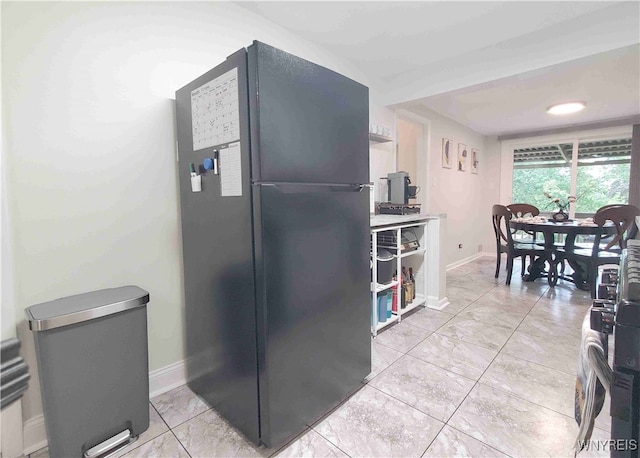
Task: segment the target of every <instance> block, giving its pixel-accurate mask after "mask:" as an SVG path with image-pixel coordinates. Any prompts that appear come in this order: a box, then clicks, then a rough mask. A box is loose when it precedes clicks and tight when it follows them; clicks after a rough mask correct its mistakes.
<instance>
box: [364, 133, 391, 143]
mask: <svg viewBox="0 0 640 458" xmlns="http://www.w3.org/2000/svg"><path fill="white" fill-rule="evenodd" d="M369 141H370V142H374V143H387V142H392V141H393V138H392V137H385V136H384V135H380V134H374V133H372V132H369Z"/></svg>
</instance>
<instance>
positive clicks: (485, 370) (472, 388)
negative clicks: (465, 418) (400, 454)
mask: <svg viewBox="0 0 640 458" xmlns="http://www.w3.org/2000/svg"><path fill="white" fill-rule="evenodd" d="M496 288H497V286H496ZM547 290H548V288H547V289H545V291H543V292H542V293H541V294H540V296H539V298H538V300H537V301H536V302H535V303H534V304H533V305H532V306H531V309H533V307H535V304H537V303H538V301H539V300H540V298H542V296H543V295H544V294H545V293H546V292H547ZM531 309H530V310H529V312H527V314H526V315H525V316H524V317H523V318H522V320H520V323H519V324H518V325H517V326H516V327H515V328H514V330H513V331H512V332H511V335H509V337H508V338H507V340H505V342H504V344H502V346H501V347H500V349H499V350H498V351H497V353H496V355H495V356H494V357H493V359H492V360H491V362H490V363H489V364H488V365H487V367H486V368H485V369H484V371H482V374H480V376H479V377H478V380H476V381H475V383H474V384H473V386H472V387H471V389H470V390H469V391H468V392H467V394H466V395H465V397H464V398H463V399H462V401H461V402H460V404H458V406H457V407H456V408H455V410H454V411H453V413H452V414H451V415H450V416H449V418H448V419H447V421H446V422H445V425H448V426H451V427H452V428H454V427H453V425H449V421H450V420H451V419H452V418H453V417H454V416H455V414H456V413H457V412H458V410H459V409H460V407H461V406H462V404H464V402H465V401H466V400H467V398H468V397H469V395H470V394H471V392H472V391H473V390H474V389H475V387H476V386H478V383H480V379H481V378H482V377H483V376H484V374H485V373H486V372H487V370H488V369H489V367H491V365H492V364H493V362H494V361H495V360H496V358H497V357H498V355H500V353H501V352H502V350H503V349H504V347H505V345H506V344H507V342H509V339H511V337H513V334H514V333H515V332H516V329H518V327H520V325H521V324H522V322H523V321H524V320H525V318H526V317H527V316H528V315H529V313H530V312H531ZM529 402H530V401H529ZM454 429H456V428H454ZM456 431H458V430H457V429H456ZM460 432H462V433H464V432H463V431H460ZM472 437H473V436H472ZM474 439H475V438H474ZM476 440H478V439H476ZM478 442H480V443H482V444H484V445H486V446H488V447H491V448H493V449H496V450H498V451H499V452H500V453H504V454H505V455H509V454H508V453H505V452H504V451H502V450H500V449H498V448H496V447H493V446H491V445H489V444H487V443H485V442H482V441H481V440H478Z"/></svg>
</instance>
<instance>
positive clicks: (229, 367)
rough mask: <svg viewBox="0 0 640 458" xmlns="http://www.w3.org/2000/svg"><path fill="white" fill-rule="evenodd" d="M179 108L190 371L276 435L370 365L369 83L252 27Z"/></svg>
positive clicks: (235, 413)
mask: <svg viewBox="0 0 640 458" xmlns="http://www.w3.org/2000/svg"><path fill="white" fill-rule="evenodd" d="M176 117H177V135H178V174H179V181H180V205H181V213H182V244H183V258H184V290H185V302H186V307H185V315H186V352H187V376H188V384H189V386H190V387H191V388H192V389H193V391H195V392H196V393H197V394H199V395H200V396H201V397H203V398H204V399H205V400H206V401H207V402H208V403H209V404H210V405H211V406H212V407H213V408H214V409H215V410H216V411H217V412H219V413H220V414H222V415H223V416H224V417H225V418H226V419H227V420H229V421H230V422H231V423H232V424H233V425H234V426H235V427H237V428H238V429H239V430H240V431H242V433H244V434H245V435H246V436H247V437H248V438H249V439H251V440H252V441H254V442H256V443H264V444H265V445H266V446H269V447H274V446H277V445H278V444H282V443H283V442H284V441H285V440H287V439H288V438H290V437H291V436H293V435H295V434H297V433H299V432H301V431H302V430H304V429H305V428H306V427H307V425H310V424H312V422H313V421H314V420H316V419H318V418H319V417H320V416H321V415H323V414H325V413H326V412H327V411H328V410H330V409H331V408H333V407H334V406H336V405H338V404H339V403H340V402H341V401H342V400H344V399H345V398H346V397H347V396H349V395H350V394H351V393H353V392H354V391H355V390H357V389H358V388H359V387H361V386H362V381H363V379H364V377H365V376H367V374H369V373H370V372H371V339H370V301H371V298H370V283H369V282H370V278H369V277H370V271H369V192H368V183H369V104H368V89H367V88H366V87H365V86H363V85H361V84H359V83H357V82H355V81H353V80H351V79H349V78H346V77H344V76H342V75H339V74H338V73H335V72H333V71H331V70H328V69H326V68H324V67H321V66H319V65H315V64H313V63H311V62H308V61H306V60H303V59H300V58H298V57H295V56H293V55H291V54H288V53H286V52H283V51H281V50H278V49H276V48H273V47H271V46H268V45H266V44H264V43H260V42H257V41H255V42H253V44H252V45H251V46H249V47H248V48H247V49H241V50H239V51H237V52H236V53H234V54H232V55H231V56H229V57H228V58H227V60H226V61H225V62H223V63H222V64H220V65H218V66H217V67H215V68H214V69H212V70H210V71H208V72H207V73H205V74H204V75H202V76H200V77H199V78H197V79H196V80H194V81H193V82H191V83H189V84H188V85H186V86H185V87H183V88H182V89H180V90H178V91H177V92H176ZM363 190H367V192H362V191H363Z"/></svg>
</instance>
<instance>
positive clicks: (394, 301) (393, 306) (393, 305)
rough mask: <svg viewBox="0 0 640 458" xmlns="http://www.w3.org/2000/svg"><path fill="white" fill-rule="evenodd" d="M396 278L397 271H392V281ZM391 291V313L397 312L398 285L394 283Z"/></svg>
mask: <svg viewBox="0 0 640 458" xmlns="http://www.w3.org/2000/svg"><path fill="white" fill-rule="evenodd" d="M397 279H398V272H394V273H393V281H396V280H397ZM391 291H392V293H391V294H392V299H391V311H392V312H393V313H398V285H395V286H393V287H392V288H391Z"/></svg>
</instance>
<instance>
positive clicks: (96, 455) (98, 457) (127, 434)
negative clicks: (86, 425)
mask: <svg viewBox="0 0 640 458" xmlns="http://www.w3.org/2000/svg"><path fill="white" fill-rule="evenodd" d="M136 440H138V436H135V437H132V436H131V431H129V430H128V429H125V430H124V431H122V432H121V433H118V434H116V435H115V436H113V437H110V438H109V439H107V440H106V441H103V442H100V443H99V444H98V445H96V446H94V447H91V448H90V449H89V450H87V451H86V452H84V458H107V457H108V456H111V455H112V454H113V453H115V452H117V451H118V450H120V449H121V448H124V447H126V446H127V445H129V444H131V443H132V442H135V441H136Z"/></svg>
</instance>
